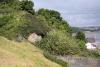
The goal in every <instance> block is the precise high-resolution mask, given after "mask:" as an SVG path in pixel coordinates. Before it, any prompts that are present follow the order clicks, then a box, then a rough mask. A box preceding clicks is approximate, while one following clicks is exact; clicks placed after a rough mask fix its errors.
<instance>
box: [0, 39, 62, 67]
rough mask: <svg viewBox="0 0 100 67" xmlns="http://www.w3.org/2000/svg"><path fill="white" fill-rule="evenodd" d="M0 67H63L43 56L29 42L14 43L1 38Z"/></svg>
mask: <svg viewBox="0 0 100 67" xmlns="http://www.w3.org/2000/svg"><path fill="white" fill-rule="evenodd" d="M0 67H61V66H60V65H58V64H56V63H54V62H51V61H50V60H48V59H46V58H45V57H44V56H43V53H42V51H41V50H39V49H38V48H36V47H35V46H34V45H31V44H30V43H28V42H22V43H18V42H14V41H9V40H7V39H6V38H3V37H0Z"/></svg>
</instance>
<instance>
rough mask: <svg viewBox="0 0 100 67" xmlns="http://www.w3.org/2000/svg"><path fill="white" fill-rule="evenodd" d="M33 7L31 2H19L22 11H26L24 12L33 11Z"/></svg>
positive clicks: (26, 0)
mask: <svg viewBox="0 0 100 67" xmlns="http://www.w3.org/2000/svg"><path fill="white" fill-rule="evenodd" d="M33 7H34V3H33V2H32V1H28V0H25V1H21V8H22V10H26V11H29V10H33Z"/></svg>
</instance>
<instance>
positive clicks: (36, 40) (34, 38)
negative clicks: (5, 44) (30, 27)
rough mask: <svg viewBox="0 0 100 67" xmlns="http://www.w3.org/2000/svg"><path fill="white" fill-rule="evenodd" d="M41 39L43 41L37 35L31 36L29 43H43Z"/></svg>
mask: <svg viewBox="0 0 100 67" xmlns="http://www.w3.org/2000/svg"><path fill="white" fill-rule="evenodd" d="M41 39H42V37H41V36H39V35H37V34H36V33H32V34H30V35H29V37H28V41H29V42H31V43H35V42H38V41H41Z"/></svg>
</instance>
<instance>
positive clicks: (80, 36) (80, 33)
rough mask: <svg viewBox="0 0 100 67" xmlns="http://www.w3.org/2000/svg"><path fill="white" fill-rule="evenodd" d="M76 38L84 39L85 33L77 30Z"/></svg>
mask: <svg viewBox="0 0 100 67" xmlns="http://www.w3.org/2000/svg"><path fill="white" fill-rule="evenodd" d="M76 39H79V40H83V41H86V39H85V34H84V33H83V32H80V31H79V32H78V33H77V34H76Z"/></svg>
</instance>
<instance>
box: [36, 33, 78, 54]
mask: <svg viewBox="0 0 100 67" xmlns="http://www.w3.org/2000/svg"><path fill="white" fill-rule="evenodd" d="M38 46H39V47H41V48H42V49H44V50H46V51H48V52H50V53H51V54H56V55H76V54H78V53H79V46H78V44H77V43H76V41H74V39H72V38H71V37H69V34H66V33H64V32H62V31H51V32H49V33H48V34H47V37H46V38H44V39H43V40H42V41H41V42H40V43H39V44H38Z"/></svg>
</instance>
